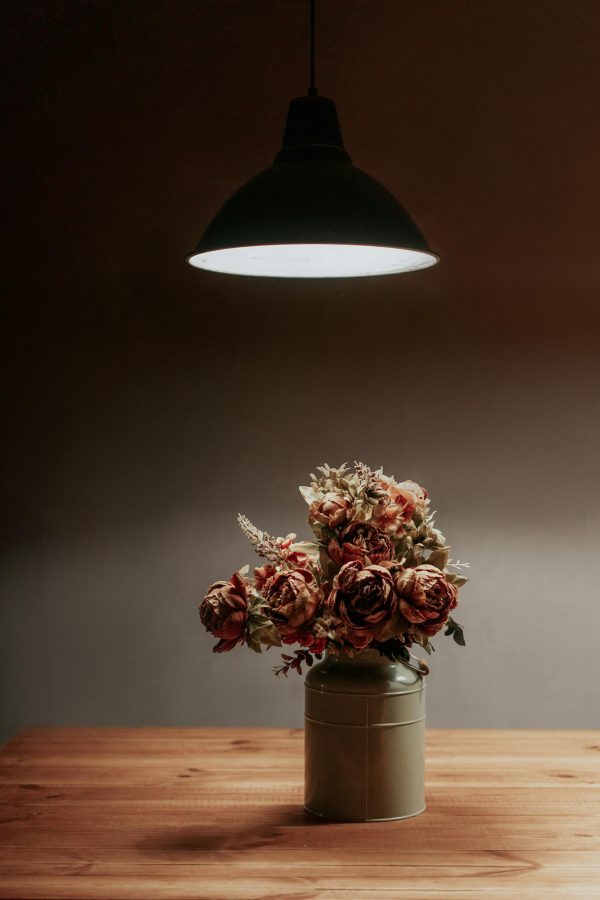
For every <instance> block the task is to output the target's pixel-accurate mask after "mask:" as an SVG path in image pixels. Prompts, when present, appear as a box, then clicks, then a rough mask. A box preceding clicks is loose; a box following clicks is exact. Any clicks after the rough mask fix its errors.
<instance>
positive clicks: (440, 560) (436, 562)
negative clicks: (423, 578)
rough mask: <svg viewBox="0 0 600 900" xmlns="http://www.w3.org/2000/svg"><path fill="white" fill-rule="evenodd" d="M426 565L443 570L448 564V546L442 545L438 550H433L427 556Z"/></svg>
mask: <svg viewBox="0 0 600 900" xmlns="http://www.w3.org/2000/svg"><path fill="white" fill-rule="evenodd" d="M427 565H429V566H436V568H438V569H440V571H442V572H443V571H444V569H445V568H446V566H447V565H448V548H447V547H443V548H442V549H440V550H434V551H433V553H430V554H429V556H428V558H427Z"/></svg>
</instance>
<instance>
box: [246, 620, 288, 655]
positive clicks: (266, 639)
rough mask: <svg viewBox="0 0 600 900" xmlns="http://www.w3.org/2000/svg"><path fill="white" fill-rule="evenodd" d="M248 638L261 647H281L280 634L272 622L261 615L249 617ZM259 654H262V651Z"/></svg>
mask: <svg viewBox="0 0 600 900" xmlns="http://www.w3.org/2000/svg"><path fill="white" fill-rule="evenodd" d="M248 636H249V639H250V640H251V641H252V642H253V643H254V644H258V645H259V646H260V644H262V645H263V646H264V647H281V638H280V637H279V632H278V631H277V629H276V628H275V626H274V625H273V623H272V622H271V620H270V619H269V618H268V617H267V616H263V615H261V614H260V613H252V614H251V615H250V616H249V617H248ZM253 649H254V648H253ZM258 652H259V653H260V650H259V651H258Z"/></svg>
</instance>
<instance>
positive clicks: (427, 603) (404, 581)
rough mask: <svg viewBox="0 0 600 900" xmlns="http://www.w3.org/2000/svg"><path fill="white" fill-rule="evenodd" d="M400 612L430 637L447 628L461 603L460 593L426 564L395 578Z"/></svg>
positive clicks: (433, 567)
mask: <svg viewBox="0 0 600 900" xmlns="http://www.w3.org/2000/svg"><path fill="white" fill-rule="evenodd" d="M395 587H396V592H397V594H398V598H399V603H400V612H401V613H402V615H403V616H404V618H405V619H407V620H408V621H409V622H411V623H412V624H413V625H416V626H417V630H418V631H421V632H423V634H425V635H428V636H429V637H431V636H433V635H434V634H437V632H438V631H440V629H442V628H443V627H444V625H445V624H446V622H447V620H448V616H449V615H450V613H451V611H452V610H453V609H454V607H455V606H456V604H457V603H458V592H457V590H456V587H455V586H454V585H453V584H451V583H450V582H449V581H448V580H447V579H446V576H445V575H444V573H443V572H441V571H440V570H439V569H438V568H436V567H435V566H430V565H427V563H425V564H424V565H422V566H416V567H415V568H414V569H405V570H404V571H402V572H400V573H398V575H396V578H395Z"/></svg>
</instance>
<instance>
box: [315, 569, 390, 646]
mask: <svg viewBox="0 0 600 900" xmlns="http://www.w3.org/2000/svg"><path fill="white" fill-rule="evenodd" d="M327 605H328V607H329V608H330V610H331V612H332V613H333V615H334V616H336V617H337V618H338V619H340V620H341V622H342V623H343V625H344V626H346V632H347V636H348V640H349V642H350V643H351V644H352V645H353V646H354V647H356V649H363V648H364V647H366V646H367V645H368V644H369V643H370V642H371V641H372V640H380V639H381V640H385V639H387V637H389V634H388V632H389V630H390V627H391V625H392V622H393V620H394V618H396V612H397V605H398V604H397V599H396V593H395V591H394V582H393V577H392V574H391V573H390V571H389V569H387V568H385V567H384V566H377V565H370V566H363V564H362V563H361V562H359V561H358V560H355V561H354V562H349V563H346V564H345V565H344V566H342V568H341V569H340V571H339V572H338V574H337V575H336V576H335V578H334V579H333V586H332V590H331V593H330V595H329V597H328V598H327Z"/></svg>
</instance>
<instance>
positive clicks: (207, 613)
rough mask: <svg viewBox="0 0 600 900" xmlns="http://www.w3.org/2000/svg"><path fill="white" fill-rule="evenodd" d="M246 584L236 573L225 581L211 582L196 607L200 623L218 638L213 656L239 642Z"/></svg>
mask: <svg viewBox="0 0 600 900" xmlns="http://www.w3.org/2000/svg"><path fill="white" fill-rule="evenodd" d="M247 588H248V582H247V581H246V580H245V579H244V578H243V577H242V576H241V575H240V573H239V572H236V573H235V575H232V576H231V578H230V579H229V581H215V583H214V584H213V585H211V586H210V587H209V589H208V593H207V594H206V596H205V597H204V599H203V600H202V603H201V604H200V620H201V622H202V624H203V625H204V627H205V628H206V630H207V631H209V632H210V633H211V634H212V635H214V637H216V638H220V640H219V643H218V644H216V645H215V647H214V648H213V649H214V651H215V653H222V652H223V651H225V650H231V649H232V648H233V647H235V645H236V644H239V643H240V641H242V640H243V637H244V633H245V631H246V622H247V621H248V593H247Z"/></svg>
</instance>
